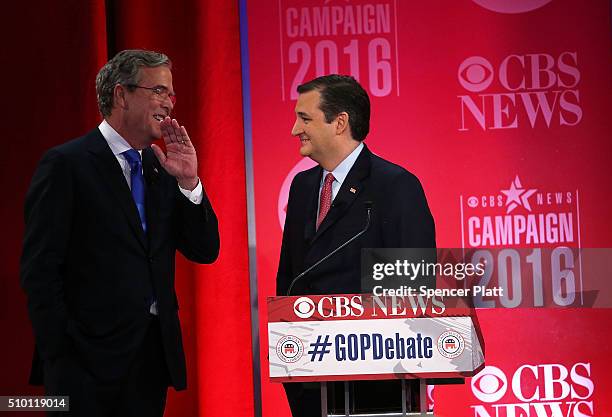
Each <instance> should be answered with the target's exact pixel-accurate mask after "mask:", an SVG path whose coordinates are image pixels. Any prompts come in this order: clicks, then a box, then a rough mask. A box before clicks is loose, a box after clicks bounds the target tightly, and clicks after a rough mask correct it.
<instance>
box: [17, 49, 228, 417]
mask: <svg viewBox="0 0 612 417" xmlns="http://www.w3.org/2000/svg"><path fill="white" fill-rule="evenodd" d="M171 68H172V63H171V61H170V59H169V58H168V57H167V56H166V55H164V54H161V53H157V52H152V51H143V50H126V51H122V52H120V53H119V54H117V55H116V56H115V57H114V58H113V59H111V60H110V61H109V62H108V63H107V64H106V65H104V67H102V69H101V70H100V72H99V73H98V76H97V78H96V92H97V97H98V107H99V109H100V113H101V114H102V116H103V120H102V122H101V123H100V125H99V126H98V127H97V128H95V129H94V130H92V131H91V132H89V133H88V134H86V135H85V136H82V137H80V138H77V139H75V140H72V141H70V142H67V143H65V144H63V145H60V146H57V147H55V148H53V149H51V150H49V151H48V152H47V153H46V154H45V155H44V156H43V158H42V160H41V161H40V163H39V166H38V168H37V170H36V172H35V174H34V177H33V179H32V183H31V186H30V189H29V191H28V194H27V196H26V201H25V222H26V226H25V237H24V243H23V254H22V258H21V284H22V287H23V288H24V290H25V292H26V294H27V298H28V310H29V314H30V319H31V320H32V325H33V328H34V336H35V341H36V346H35V352H34V361H33V369H32V376H31V379H32V381H31V382H34V383H35V382H39V383H40V382H43V383H44V385H45V391H46V394H47V395H67V396H69V397H70V413H65V412H61V413H57V415H61V416H66V415H72V416H87V417H92V416H138V417H144V416H162V415H163V411H164V405H165V399H166V392H167V387H168V386H170V385H172V386H174V388H175V389H177V390H180V389H184V388H185V387H186V371H185V369H186V367H185V356H184V353H183V346H182V341H181V330H180V324H179V318H178V313H177V310H178V302H177V298H176V292H175V287H174V262H175V254H176V251H177V250H178V251H180V252H181V253H182V254H183V255H184V256H185V257H186V258H188V259H189V260H191V261H193V262H197V263H211V262H213V261H214V260H215V259H216V258H217V255H218V252H219V232H218V225H217V218H216V216H215V213H214V211H213V209H212V206H211V204H210V202H209V200H208V198H207V196H206V193H205V191H204V188H203V186H202V182H201V181H200V180H199V178H198V175H197V155H196V150H195V148H194V146H193V144H192V142H191V140H190V138H189V135H188V134H187V130H186V129H185V127H184V126H181V125H179V124H178V122H177V121H176V120H175V119H171V118H170V114H171V112H172V109H173V108H174V105H175V103H176V96H175V93H174V88H173V86H172V73H171ZM160 137H163V140H164V143H165V150H162V149H161V148H160V147H159V146H157V145H155V144H153V141H154V140H156V139H158V138H160ZM50 415H54V414H53V413H50Z"/></svg>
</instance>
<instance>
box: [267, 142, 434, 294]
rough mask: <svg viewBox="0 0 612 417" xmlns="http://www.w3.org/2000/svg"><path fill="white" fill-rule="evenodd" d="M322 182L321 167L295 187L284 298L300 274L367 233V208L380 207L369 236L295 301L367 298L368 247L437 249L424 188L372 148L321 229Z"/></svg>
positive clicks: (322, 270)
mask: <svg viewBox="0 0 612 417" xmlns="http://www.w3.org/2000/svg"><path fill="white" fill-rule="evenodd" d="M322 175H323V169H322V168H321V167H319V166H317V167H314V168H311V169H309V170H307V171H303V172H300V173H299V174H297V175H296V176H295V178H294V179H293V182H292V183H291V189H290V191H289V202H288V205H287V217H286V220H285V228H284V232H283V242H282V247H281V255H280V261H279V266H278V274H277V278H276V284H277V285H276V292H277V295H286V294H287V290H288V288H289V286H290V283H291V281H292V280H293V279H294V278H295V277H296V276H297V275H299V274H300V273H301V272H303V271H304V270H306V269H307V268H308V267H310V266H311V265H313V264H314V263H316V262H317V261H318V260H320V259H321V258H323V257H324V256H325V255H327V254H328V253H330V252H332V251H333V250H334V249H335V248H337V247H338V246H340V245H341V244H342V243H344V242H346V241H347V240H348V239H350V238H351V237H352V236H354V235H355V234H357V233H358V232H359V231H360V230H362V229H363V228H364V226H365V224H366V216H367V212H366V204H365V203H366V202H367V201H370V202H372V214H371V223H370V227H369V228H368V230H367V231H366V233H364V234H363V235H361V236H360V237H359V238H358V239H357V240H355V241H353V242H352V243H350V244H349V245H348V246H346V247H345V248H343V249H342V250H340V251H339V252H338V253H336V254H335V255H333V256H332V257H331V258H329V259H328V260H326V261H325V262H323V263H321V264H320V265H319V266H317V267H316V268H314V269H313V270H312V271H310V272H309V273H308V274H306V275H305V276H304V277H303V278H301V279H300V280H299V281H297V282H296V284H295V286H294V287H293V290H292V292H291V294H292V295H298V294H341V293H361V279H360V277H361V261H360V260H361V248H435V245H436V241H435V228H434V221H433V218H432V216H431V213H430V211H429V207H428V205H427V200H426V199H425V194H424V192H423V188H422V187H421V184H420V182H419V180H418V179H417V178H416V177H415V176H414V175H412V174H411V173H410V172H408V171H407V170H405V169H404V168H402V167H400V166H398V165H395V164H392V163H390V162H388V161H386V160H384V159H382V158H380V157H378V156H376V155H374V154H373V153H372V152H370V150H369V149H368V148H367V146H364V148H363V150H362V151H361V153H360V154H359V156H358V158H357V160H356V161H355V164H354V165H353V167H352V168H351V170H350V171H349V173H348V175H347V177H346V178H345V180H344V182H343V183H342V186H341V187H340V190H339V191H338V194H337V195H336V197H335V198H334V200H333V203H332V206H331V208H330V210H329V212H328V214H327V216H326V217H325V219H324V220H323V222H322V223H321V225H320V227H319V229H318V230H316V229H315V224H316V217H317V208H318V195H319V186H320V183H321V177H322Z"/></svg>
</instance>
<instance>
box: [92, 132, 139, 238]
mask: <svg viewBox="0 0 612 417" xmlns="http://www.w3.org/2000/svg"><path fill="white" fill-rule="evenodd" d="M92 136H93V137H92V138H91V141H90V148H89V152H90V154H91V156H92V158H91V160H92V163H93V165H94V167H95V168H96V169H97V171H98V174H99V175H100V182H102V183H104V184H106V185H107V187H108V189H109V191H110V194H111V195H112V196H113V197H114V198H115V199H116V201H117V205H118V206H119V207H120V209H121V210H122V211H123V212H124V214H125V216H126V217H127V220H128V223H129V225H130V227H131V228H132V230H133V231H134V233H135V235H136V237H137V238H138V241H139V242H140V244H141V245H142V246H143V248H145V249H146V248H147V239H146V236H145V233H144V231H143V230H142V226H141V225H140V216H139V215H138V210H137V209H136V204H135V203H134V198H133V197H132V192H131V191H130V187H129V186H128V184H127V182H126V180H125V177H124V176H123V172H122V171H121V166H120V165H119V163H118V162H117V158H116V157H115V155H114V154H113V152H112V151H111V149H110V148H109V146H108V144H107V143H106V140H105V139H104V137H103V136H102V134H101V133H100V131H99V130H98V129H95V130H94V132H93V133H92Z"/></svg>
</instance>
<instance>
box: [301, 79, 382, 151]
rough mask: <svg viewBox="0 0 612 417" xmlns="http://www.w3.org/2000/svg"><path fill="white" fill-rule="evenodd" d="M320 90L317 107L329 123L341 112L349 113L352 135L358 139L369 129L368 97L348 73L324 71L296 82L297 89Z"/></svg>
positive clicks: (302, 90)
mask: <svg viewBox="0 0 612 417" xmlns="http://www.w3.org/2000/svg"><path fill="white" fill-rule="evenodd" d="M314 90H316V91H318V92H319V93H321V104H320V105H319V108H320V109H321V111H322V112H323V114H324V115H325V121H326V122H327V123H331V122H332V120H334V119H335V118H336V116H337V115H338V114H340V113H342V112H346V113H348V115H349V127H350V128H351V135H352V136H353V139H355V140H358V141H362V140H364V139H365V137H366V136H367V135H368V132H369V131H370V98H369V97H368V93H366V91H365V90H364V89H363V87H362V86H361V85H359V83H358V82H357V81H356V80H355V79H354V78H353V77H350V76H348V75H337V74H332V75H324V76H322V77H319V78H315V79H314V80H311V81H308V82H307V83H305V84H302V85H300V86H298V88H297V91H298V93H300V94H302V93H307V92H309V91H314Z"/></svg>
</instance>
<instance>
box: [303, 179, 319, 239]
mask: <svg viewBox="0 0 612 417" xmlns="http://www.w3.org/2000/svg"><path fill="white" fill-rule="evenodd" d="M322 175H323V169H322V168H321V167H319V168H318V169H317V170H315V171H314V172H313V173H312V175H311V176H310V178H308V179H307V181H306V190H308V192H309V193H310V194H309V195H307V196H306V210H307V211H306V222H305V225H304V240H305V241H306V242H310V240H311V239H312V238H313V236H314V235H315V232H316V230H315V229H316V225H317V209H318V208H319V187H320V186H321V176H322Z"/></svg>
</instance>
